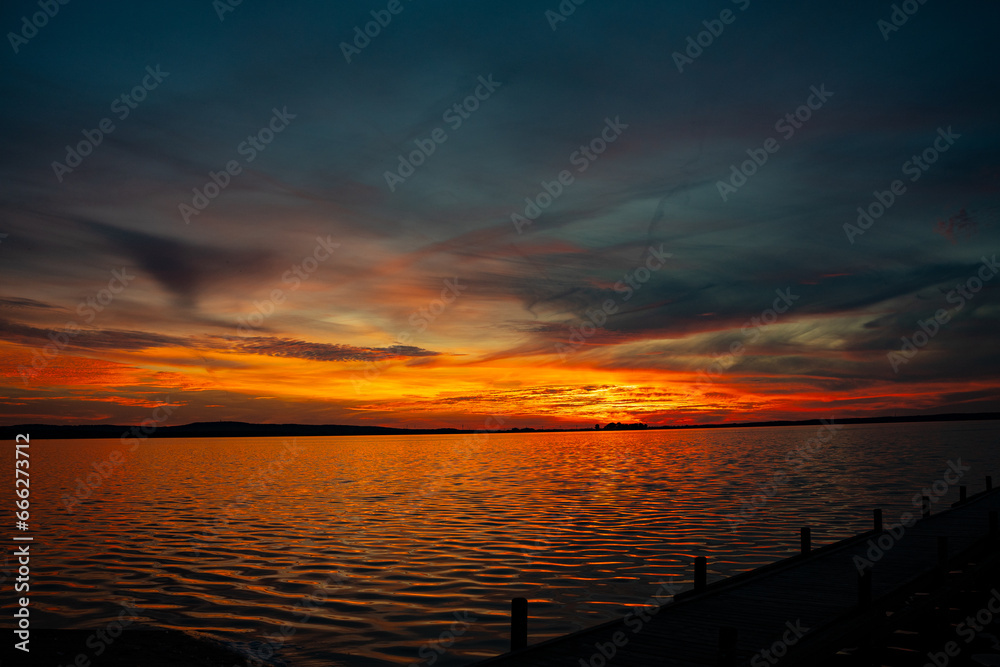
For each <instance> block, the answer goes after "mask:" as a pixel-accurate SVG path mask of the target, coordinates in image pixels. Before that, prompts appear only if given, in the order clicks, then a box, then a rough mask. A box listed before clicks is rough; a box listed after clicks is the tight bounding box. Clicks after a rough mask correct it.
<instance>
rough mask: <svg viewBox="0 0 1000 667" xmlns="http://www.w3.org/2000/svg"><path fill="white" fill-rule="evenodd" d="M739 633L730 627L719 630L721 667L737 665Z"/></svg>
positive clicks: (719, 663)
mask: <svg viewBox="0 0 1000 667" xmlns="http://www.w3.org/2000/svg"><path fill="white" fill-rule="evenodd" d="M738 638H739V631H738V630H737V629H736V628H733V627H730V626H722V627H720V628H719V660H718V665H719V667H733V666H734V665H735V664H736V640H737V639H738Z"/></svg>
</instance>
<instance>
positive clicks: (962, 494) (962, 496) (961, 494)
mask: <svg viewBox="0 0 1000 667" xmlns="http://www.w3.org/2000/svg"><path fill="white" fill-rule="evenodd" d="M968 499H969V492H968V489H966V488H965V485H964V484H963V485H962V486H960V487H958V502H960V503H964V502H965V501H966V500H968Z"/></svg>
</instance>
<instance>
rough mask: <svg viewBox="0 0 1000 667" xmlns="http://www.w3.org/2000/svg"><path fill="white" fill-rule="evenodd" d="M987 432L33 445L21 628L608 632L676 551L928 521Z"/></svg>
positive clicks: (730, 563)
mask: <svg viewBox="0 0 1000 667" xmlns="http://www.w3.org/2000/svg"><path fill="white" fill-rule="evenodd" d="M818 435H821V436H822V437H821V438H817V436H818ZM998 439H1000V422H996V421H988V422H940V423H923V424H880V425H853V426H843V427H840V426H836V425H835V428H832V429H829V430H825V431H823V433H822V434H818V429H817V427H815V426H809V427H783V428H732V429H710V430H670V431H659V430H656V431H618V432H573V433H555V434H554V433H516V434H480V435H473V436H463V435H443V436H442V435H424V436H377V437H354V436H351V437H330V438H297V439H294V441H293V439H290V438H289V439H282V438H261V439H248V438H242V439H235V438H204V439H150V440H145V441H141V442H139V443H138V444H137V445H135V446H134V448H133V445H132V443H128V444H123V443H122V442H120V441H119V440H63V441H43V440H33V441H32V443H31V449H30V451H31V482H32V488H31V491H32V503H33V505H32V517H31V521H32V528H31V533H32V534H33V535H34V536H35V542H34V543H33V545H32V554H33V558H32V595H33V598H32V603H33V604H32V619H33V626H34V627H53V628H58V627H65V628H88V627H93V628H98V627H103V626H104V624H106V623H107V622H108V621H109V620H111V619H113V618H117V617H118V615H119V612H120V611H121V609H122V607H121V606H120V605H121V603H123V602H125V601H131V602H132V603H133V604H134V605H135V607H136V609H137V610H138V615H139V618H140V619H141V620H144V621H147V622H150V623H154V624H159V625H163V626H167V627H172V628H180V629H185V630H194V631H198V632H202V633H205V634H208V635H211V636H214V637H218V638H220V639H222V640H225V641H228V642H231V643H233V644H235V645H237V646H238V647H241V648H242V649H244V650H246V651H258V652H262V653H263V654H264V655H265V656H266V655H268V654H269V653H271V652H273V654H274V656H275V658H276V659H278V660H281V661H284V663H285V664H287V665H292V666H294V667H314V666H315V667H318V666H320V665H322V666H324V667H328V666H331V665H344V666H353V665H428V664H431V663H432V660H433V664H435V665H439V666H440V665H445V666H447V665H463V664H469V663H470V662H473V661H475V660H477V659H482V658H485V657H488V656H492V655H495V654H497V653H500V652H503V651H504V650H506V648H507V645H508V644H507V643H508V613H509V607H510V598H512V597H516V596H523V597H527V598H528V599H529V601H530V613H531V619H530V625H529V632H530V637H531V639H530V641H531V642H537V641H540V640H542V639H545V638H548V637H552V636H556V635H559V634H564V633H567V632H571V631H573V630H577V629H580V628H582V627H586V626H588V625H593V624H596V623H599V622H601V621H605V620H609V619H612V618H615V617H618V616H621V615H624V614H625V613H627V611H628V609H629V605H632V606H636V605H643V604H644V603H645V602H646V600H648V599H649V598H650V597H651V596H653V595H654V594H656V593H657V592H658V591H662V590H663V589H662V588H661V587H662V586H664V585H672V586H675V587H676V589H677V590H683V589H686V588H689V587H690V586H691V576H692V572H691V561H692V559H693V558H694V557H695V556H699V555H704V556H707V557H708V559H709V580H710V581H711V580H714V579H715V578H719V577H722V576H727V575H731V574H734V573H737V572H741V571H744V570H748V569H751V568H754V567H756V566H758V565H761V564H764V563H768V562H771V561H774V560H776V559H779V558H782V557H785V556H788V555H790V554H792V553H794V552H795V551H796V550H797V549H798V539H799V536H798V531H799V528H800V527H801V526H804V525H809V526H812V529H813V542H814V544H820V545H821V544H825V543H828V542H831V541H835V540H837V539H840V538H843V537H846V536H848V535H851V534H854V533H857V532H860V531H862V530H867V529H868V528H869V527H870V525H871V510H872V508H874V507H882V508H883V509H884V511H885V520H886V522H887V523H895V522H897V521H898V520H899V517H900V516H901V515H902V514H903V513H905V512H907V511H909V512H914V513H916V512H919V509H917V508H916V507H914V505H913V502H912V501H913V497H914V495H919V494H921V493H922V491H921V490H922V489H923V488H929V489H931V492H932V495H935V501H936V502H935V505H934V511H935V512H936V511H940V510H941V509H943V508H945V507H946V506H948V505H950V503H951V502H953V501H954V500H956V499H957V498H958V488H957V486H955V485H948V484H946V483H945V482H943V481H941V480H943V477H944V473H945V471H946V470H948V468H949V462H952V463H953V464H956V466H957V465H958V463H957V462H959V460H960V462H961V466H964V467H968V470H967V471H964V468H962V469H963V471H964V472H963V475H964V477H963V478H962V480H961V481H960V482H958V483H959V484H968V485H969V490H970V493H974V492H977V491H980V490H982V489H983V479H984V476H985V475H994V477H995V478H997V477H996V476H997V473H1000V466H998V463H1000V447H998V446H997V443H998ZM824 440H825V442H824ZM9 449H10V450H11V451H10V453H9V454H8V456H9V458H10V460H11V462H10V465H13V464H12V461H13V451H12V450H13V447H12V446H11V447H10V448H9ZM88 476H89V481H88ZM949 478H951V479H952V480H953V481H954V476H953V475H949ZM78 479H79V480H80V482H79V483H78ZM998 481H1000V479H998ZM98 482H99V484H98ZM935 482H938V485H937V487H934V486H933V485H934V483H935ZM81 484H82V486H81ZM76 491H78V492H79V494H80V495H81V496H87V497H85V498H83V499H79V498H76V499H75V502H73V501H71V499H72V498H75V496H73V494H74V493H75V492H76ZM7 493H8V495H9V493H10V492H9V491H8V492H7ZM938 493H940V496H939V497H938V496H937V495H936V494H938ZM8 553H10V551H9V550H8ZM3 565H4V570H3V574H2V575H0V577H2V578H5V579H6V581H5V582H4V583H3V585H4V587H9V586H10V578H11V576H12V572H11V569H10V566H11V563H10V561H9V560H8V561H7V562H5V563H4V564H3ZM4 602H5V607H4V609H5V614H4V618H5V619H7V620H6V621H5V623H6V625H5V626H4V627H8V628H9V627H11V622H10V615H9V613H7V612H6V610H9V609H11V607H12V605H11V603H10V599H9V598H7V599H6V600H5V601H4ZM127 631H128V630H126V632H127ZM449 632H451V633H454V634H456V635H458V636H457V638H455V639H452V634H445V635H444V638H443V639H442V633H449ZM81 650H85V649H84V647H81ZM234 664H245V663H243V662H239V663H236V662H234Z"/></svg>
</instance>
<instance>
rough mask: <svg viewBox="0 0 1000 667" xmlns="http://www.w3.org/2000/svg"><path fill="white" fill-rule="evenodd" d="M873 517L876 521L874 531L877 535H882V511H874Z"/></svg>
mask: <svg viewBox="0 0 1000 667" xmlns="http://www.w3.org/2000/svg"><path fill="white" fill-rule="evenodd" d="M872 517H873V518H874V520H875V521H874V524H875V525H874V527H873V529H874V530H875V532H876V533H881V532H882V510H880V509H877V510H872Z"/></svg>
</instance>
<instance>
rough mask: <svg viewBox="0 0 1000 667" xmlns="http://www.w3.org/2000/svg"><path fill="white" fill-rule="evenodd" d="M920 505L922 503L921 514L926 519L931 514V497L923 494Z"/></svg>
mask: <svg viewBox="0 0 1000 667" xmlns="http://www.w3.org/2000/svg"><path fill="white" fill-rule="evenodd" d="M921 505H922V509H921V514H922V515H923V517H924V518H925V519H926V518H927V517H929V516H930V515H931V497H930V496H923V501H922V502H921Z"/></svg>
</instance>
